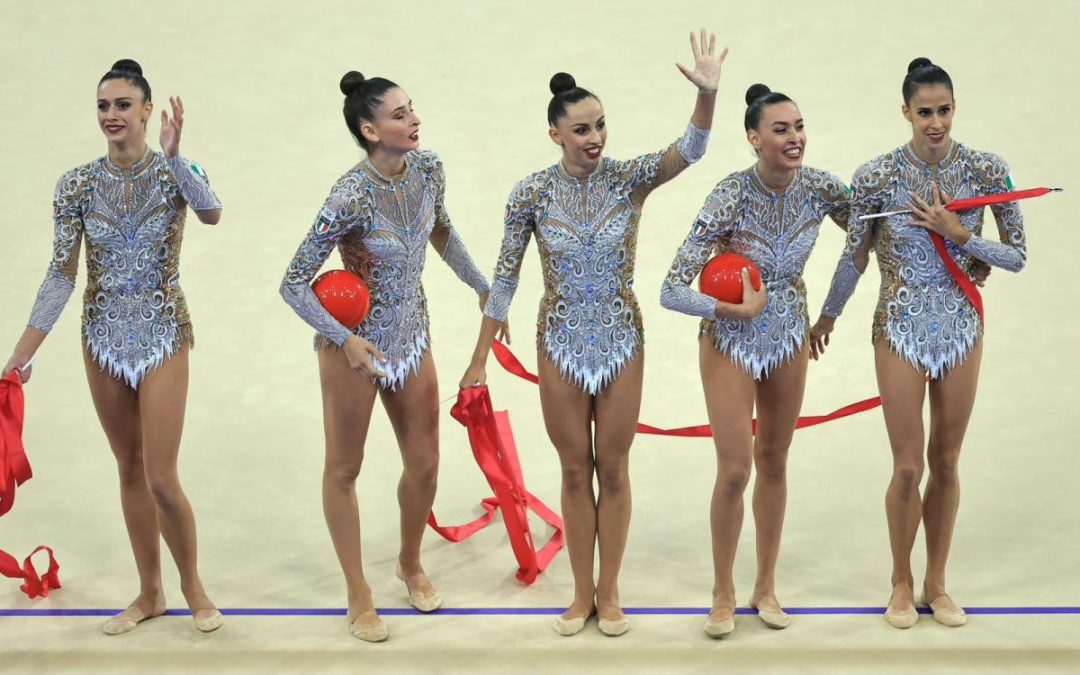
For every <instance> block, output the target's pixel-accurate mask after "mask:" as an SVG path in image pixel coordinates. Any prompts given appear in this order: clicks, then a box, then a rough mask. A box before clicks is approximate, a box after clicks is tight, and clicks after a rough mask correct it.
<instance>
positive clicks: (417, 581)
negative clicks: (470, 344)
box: [382, 353, 441, 611]
mask: <svg viewBox="0 0 1080 675" xmlns="http://www.w3.org/2000/svg"><path fill="white" fill-rule="evenodd" d="M382 401H383V405H384V406H385V408H386V412H387V414H388V415H389V416H390V423H391V424H392V425H393V427H394V434H395V436H397V442H398V447H399V448H400V449H401V460H402V464H403V467H404V469H403V471H402V473H401V480H400V482H399V483H398V504H399V505H400V507H401V552H400V553H399V554H398V570H397V571H398V576H399V577H401V578H402V580H403V581H405V584H406V586H407V587H408V589H409V597H410V601H411V602H412V603H413V606H414V607H416V608H417V609H420V610H422V611H432V610H434V609H436V608H437V607H438V605H439V604H441V601H440V600H438V596H437V594H436V592H435V589H434V588H433V587H432V586H431V583H430V582H429V581H428V577H427V574H426V573H425V572H424V568H423V566H422V565H421V564H420V543H421V540H422V539H423V537H424V531H425V529H426V528H427V517H428V514H429V513H430V512H431V505H432V504H433V503H434V502H435V488H436V485H437V484H438V478H439V382H438V379H437V377H436V374H435V362H434V359H433V358H432V356H431V354H430V353H429V354H426V355H425V356H424V360H423V361H422V362H421V364H420V370H419V372H418V373H417V375H416V376H414V377H412V378H410V379H409V380H408V381H406V383H405V386H404V387H403V388H402V389H401V390H399V391H396V392H390V391H383V392H382Z"/></svg>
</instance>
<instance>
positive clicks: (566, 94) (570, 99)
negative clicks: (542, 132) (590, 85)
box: [548, 73, 600, 126]
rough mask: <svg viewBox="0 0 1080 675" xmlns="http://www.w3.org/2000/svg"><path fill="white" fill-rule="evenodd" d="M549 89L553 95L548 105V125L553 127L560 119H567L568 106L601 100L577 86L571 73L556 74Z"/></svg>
mask: <svg viewBox="0 0 1080 675" xmlns="http://www.w3.org/2000/svg"><path fill="white" fill-rule="evenodd" d="M548 88H549V89H551V94H552V96H551V102H550V103H548V124H550V125H551V126H555V123H556V122H558V121H559V118H560V117H566V106H568V105H570V104H571V103H577V102H578V101H581V100H584V99H587V98H595V99H596V100H597V101H599V100H600V97H598V96H597V95H596V94H594V93H592V92H591V91H589V90H588V89H583V88H582V87H579V86H577V82H575V81H574V76H573V75H571V74H569V73H555V74H554V75H552V76H551V82H550V83H548Z"/></svg>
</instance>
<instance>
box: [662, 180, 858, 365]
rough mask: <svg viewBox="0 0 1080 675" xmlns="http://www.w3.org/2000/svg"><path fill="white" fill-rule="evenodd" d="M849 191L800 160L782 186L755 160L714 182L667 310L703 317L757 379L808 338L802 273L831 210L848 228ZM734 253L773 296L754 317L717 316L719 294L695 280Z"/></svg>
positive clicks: (676, 268)
mask: <svg viewBox="0 0 1080 675" xmlns="http://www.w3.org/2000/svg"><path fill="white" fill-rule="evenodd" d="M849 208H850V202H849V197H848V190H847V188H846V187H845V186H844V183H843V181H841V180H840V179H839V178H837V177H836V176H834V175H832V174H830V173H828V172H826V171H822V170H820V169H811V168H808V167H803V168H800V169H797V170H796V172H795V177H794V178H793V179H792V181H791V183H790V184H789V185H788V186H787V187H786V188H785V189H784V191H783V192H782V193H779V194H778V193H775V192H773V191H772V190H770V189H769V188H768V187H767V186H766V185H765V182H764V180H763V179H762V177H761V175H760V174H759V173H758V170H757V167H756V166H754V167H751V168H750V169H746V170H744V171H737V172H735V173H733V174H731V175H730V176H728V177H727V178H725V179H724V180H722V181H720V182H719V183H717V185H716V188H715V189H714V190H713V191H712V194H710V195H709V197H708V199H707V200H706V201H705V205H704V206H703V207H702V209H701V213H700V214H699V215H698V217H697V221H696V222H695V224H694V227H693V229H692V230H691V232H690V234H689V235H688V236H687V237H686V241H684V242H683V245H682V246H681V247H680V248H679V252H678V254H677V255H676V257H675V261H674V262H673V263H672V265H671V270H670V271H669V272H668V276H667V279H666V280H665V281H664V286H663V289H662V290H661V293H660V303H661V304H662V305H663V306H664V307H667V308H668V309H673V310H676V311H679V312H683V313H684V314H690V315H692V316H700V317H702V319H703V321H702V322H701V334H703V335H704V334H708V335H711V336H712V338H713V342H714V344H715V346H716V348H717V349H718V350H719V351H720V352H722V353H723V354H725V355H726V356H727V357H728V358H730V359H731V360H732V362H733V363H735V364H736V365H738V366H739V367H740V368H742V369H743V370H744V371H745V372H746V374H747V375H749V376H750V377H752V378H754V379H758V380H760V379H764V378H766V377H768V375H769V373H770V372H772V371H773V370H775V369H776V368H778V367H779V366H781V365H783V364H784V363H786V362H787V361H789V360H790V359H791V358H792V357H793V356H794V355H795V354H796V353H797V352H798V351H799V350H800V349H802V347H803V345H804V344H805V342H806V339H807V337H808V335H809V325H810V324H809V316H808V313H807V309H806V285H805V284H804V283H803V278H802V273H803V268H804V267H805V266H806V260H807V258H809V257H810V252H811V250H812V249H813V247H814V242H815V241H816V240H817V236H818V230H819V229H820V227H821V222H822V220H824V218H825V217H826V216H831V217H832V219H833V220H834V221H835V222H836V223H837V224H839V225H840V226H841V227H847V219H848V210H849ZM725 252H734V253H738V254H740V255H743V256H745V257H746V258H748V259H750V261H752V262H753V263H754V265H755V266H756V267H757V268H758V271H759V272H760V273H761V278H762V280H763V281H764V282H765V285H766V289H767V295H768V300H767V303H766V305H765V309H764V310H763V311H762V313H761V314H759V315H758V316H756V317H754V318H753V319H750V320H746V321H744V320H739V319H730V318H724V319H717V318H716V314H715V310H716V300H715V299H713V298H711V297H709V296H707V295H704V294H702V293H699V292H698V291H697V290H695V289H694V288H692V287H691V285H690V284H691V283H692V282H693V280H694V279H695V278H696V277H697V276H698V274H700V273H701V269H702V267H704V266H705V263H706V262H707V261H708V260H709V258H711V257H712V256H713V255H716V254H719V253H725Z"/></svg>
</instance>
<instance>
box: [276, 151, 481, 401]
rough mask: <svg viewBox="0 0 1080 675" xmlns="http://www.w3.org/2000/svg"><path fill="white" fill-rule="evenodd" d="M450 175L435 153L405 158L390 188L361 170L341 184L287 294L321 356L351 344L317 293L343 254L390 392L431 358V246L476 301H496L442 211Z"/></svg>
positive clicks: (363, 327)
mask: <svg viewBox="0 0 1080 675" xmlns="http://www.w3.org/2000/svg"><path fill="white" fill-rule="evenodd" d="M445 190H446V174H445V173H444V171H443V166H442V162H440V161H439V158H438V156H437V155H436V154H435V153H433V152H430V151H423V150H422V151H415V152H410V153H409V154H408V155H406V156H405V171H404V173H402V174H401V176H400V177H393V178H387V177H385V176H383V175H381V174H379V173H378V172H377V171H376V170H375V169H374V168H373V167H372V166H371V165H370V164H369V163H368V162H366V161H365V162H361V163H360V164H358V165H357V166H355V167H353V168H352V169H350V170H349V171H348V172H347V173H346V174H345V175H344V176H342V177H341V178H340V179H338V181H337V183H335V184H334V187H333V189H332V190H331V191H330V196H329V197H327V199H326V202H325V203H324V204H323V207H322V210H320V211H319V215H318V216H317V217H316V219H315V224H314V225H313V226H312V228H311V231H310V232H308V235H307V237H306V238H305V239H304V241H303V243H301V244H300V248H299V249H298V250H297V251H296V255H295V256H294V257H293V259H292V262H291V263H289V268H288V270H286V272H285V279H284V280H283V281H282V284H281V294H282V296H283V297H284V298H285V301H286V302H288V303H289V305H290V306H291V307H292V308H293V309H294V310H295V311H296V313H297V314H299V315H300V317H301V318H302V319H304V321H306V322H307V323H308V324H309V325H310V326H311V327H312V328H314V329H315V330H317V331H318V332H319V334H318V335H317V336H316V338H315V344H316V347H319V348H322V347H329V346H332V345H337V346H338V347H340V346H341V345H342V344H344V342H345V339H346V338H347V337H348V336H349V332H350V331H349V329H347V328H345V327H344V326H342V325H341V324H340V323H338V322H337V320H336V319H334V317H332V316H330V314H329V313H328V312H327V311H326V310H325V309H324V308H323V306H322V305H321V304H319V301H318V299H317V298H316V297H315V293H314V292H313V291H312V290H311V287H310V286H309V284H310V283H311V281H312V279H313V278H314V277H315V274H316V273H317V272H318V271H319V268H320V267H322V264H323V263H324V262H325V261H326V258H327V257H328V256H329V255H330V253H331V251H333V250H334V247H335V246H336V247H338V250H339V251H340V252H341V258H342V261H343V262H344V264H345V269H347V270H349V271H351V272H355V273H356V274H358V275H359V276H360V277H361V278H362V279H363V280H364V282H365V283H366V284H367V286H368V289H369V291H370V293H371V308H370V310H369V311H368V314H367V317H366V318H365V319H364V321H363V323H361V324H360V325H359V326H358V327H357V328H356V330H355V333H356V334H357V335H359V336H360V337H362V338H364V339H365V340H367V341H369V342H371V343H372V344H374V345H375V346H376V347H378V348H379V350H380V351H381V352H382V353H383V354H384V355H385V356H386V361H385V362H379V363H377V364H375V365H376V366H377V367H379V369H380V370H383V371H384V372H385V373H387V377H385V378H382V379H381V380H380V385H381V386H382V387H383V388H385V389H390V390H394V389H397V388H399V387H401V386H402V385H403V384H404V383H405V381H406V380H407V379H408V377H409V376H410V375H411V374H413V373H415V372H417V370H418V369H419V368H420V362H421V361H422V359H423V357H424V354H425V353H427V351H428V349H429V348H430V339H429V328H428V313H427V300H426V299H425V297H424V288H423V286H422V285H421V283H420V274H421V272H423V270H424V261H425V259H426V250H427V249H426V247H427V243H428V242H429V241H430V242H431V244H432V245H433V246H434V247H435V250H436V251H438V253H439V255H441V256H442V258H443V260H444V261H445V262H446V264H447V265H449V266H450V268H451V269H452V270H454V272H455V273H456V274H457V275H458V277H459V278H460V279H461V280H462V281H464V282H465V283H466V284H468V285H469V286H470V287H471V288H472V289H473V290H475V291H476V292H477V294H482V293H486V292H487V291H488V284H487V281H486V280H485V279H484V275H483V274H481V273H480V270H478V269H477V267H476V265H475V264H474V263H473V261H472V258H470V257H469V254H468V252H467V251H466V250H465V245H464V244H463V243H462V241H461V238H460V237H458V235H457V232H456V231H455V230H454V228H453V226H452V225H451V223H450V216H449V215H448V214H447V213H446V207H445V206H444V205H443V195H444V192H445Z"/></svg>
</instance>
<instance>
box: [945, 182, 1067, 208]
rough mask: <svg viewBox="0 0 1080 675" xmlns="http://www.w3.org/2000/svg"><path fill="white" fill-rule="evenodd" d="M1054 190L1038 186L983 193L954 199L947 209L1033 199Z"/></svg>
mask: <svg viewBox="0 0 1080 675" xmlns="http://www.w3.org/2000/svg"><path fill="white" fill-rule="evenodd" d="M1054 191H1055V190H1054V189H1052V188H1048V187H1037V188H1031V189H1029V190H1015V191H1013V192H1002V193H999V194H996V195H981V196H979V197H966V198H964V199H954V200H952V201H951V202H949V203H948V204H946V205H945V210H947V211H963V210H965V209H977V208H979V207H981V206H989V205H991V204H1000V203H1002V202H1015V201H1019V200H1021V199H1031V198H1032V197H1042V196H1043V195H1045V194H1047V193H1049V192H1054Z"/></svg>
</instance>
